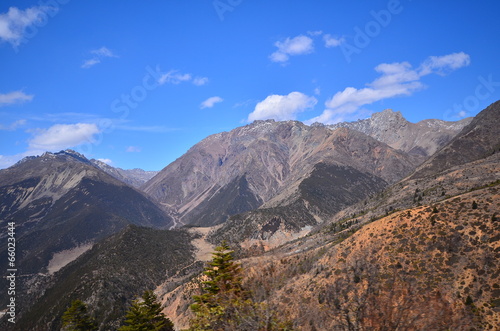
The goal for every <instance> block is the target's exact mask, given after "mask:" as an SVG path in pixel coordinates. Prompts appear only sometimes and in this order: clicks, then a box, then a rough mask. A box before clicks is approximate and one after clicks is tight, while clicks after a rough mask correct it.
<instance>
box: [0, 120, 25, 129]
mask: <svg viewBox="0 0 500 331" xmlns="http://www.w3.org/2000/svg"><path fill="white" fill-rule="evenodd" d="M26 122H27V121H26V120H24V119H23V120H17V121H15V122H13V123H11V124H9V125H3V124H0V130H3V131H14V130H16V129H17V128H19V127H22V126H24V125H25V124H26Z"/></svg>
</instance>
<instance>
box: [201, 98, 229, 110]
mask: <svg viewBox="0 0 500 331" xmlns="http://www.w3.org/2000/svg"><path fill="white" fill-rule="evenodd" d="M222 101H224V99H222V98H221V97H210V98H208V99H207V100H205V101H203V102H202V103H201V104H200V108H201V109H204V108H212V107H213V106H214V105H215V104H216V103H218V102H222Z"/></svg>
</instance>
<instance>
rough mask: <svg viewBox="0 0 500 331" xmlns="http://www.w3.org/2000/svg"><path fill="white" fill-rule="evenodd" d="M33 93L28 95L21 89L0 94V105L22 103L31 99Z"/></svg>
mask: <svg viewBox="0 0 500 331" xmlns="http://www.w3.org/2000/svg"><path fill="white" fill-rule="evenodd" d="M33 97H34V95H29V94H26V93H24V92H23V91H13V92H10V93H6V94H0V107H2V106H5V105H11V104H15V103H23V102H26V101H31V100H33Z"/></svg>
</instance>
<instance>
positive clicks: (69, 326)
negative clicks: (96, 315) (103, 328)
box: [62, 300, 97, 331]
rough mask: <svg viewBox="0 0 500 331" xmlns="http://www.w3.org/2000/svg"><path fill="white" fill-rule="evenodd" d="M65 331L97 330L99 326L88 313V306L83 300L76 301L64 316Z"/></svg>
mask: <svg viewBox="0 0 500 331" xmlns="http://www.w3.org/2000/svg"><path fill="white" fill-rule="evenodd" d="M62 321H63V330H66V331H84V330H97V326H96V325H95V323H94V321H93V320H92V319H91V318H90V316H89V315H88V313H87V306H86V305H85V303H83V302H82V301H81V300H74V301H73V302H72V303H71V306H70V307H69V308H68V309H67V310H66V311H65V312H64V314H63V316H62Z"/></svg>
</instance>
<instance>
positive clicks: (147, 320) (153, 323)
mask: <svg viewBox="0 0 500 331" xmlns="http://www.w3.org/2000/svg"><path fill="white" fill-rule="evenodd" d="M119 330H120V331H149V330H154V331H173V330H174V324H173V323H172V321H171V320H170V319H169V318H166V317H165V315H164V314H163V313H162V312H161V304H160V303H159V302H158V301H157V298H156V295H155V294H154V293H153V292H152V291H146V292H144V294H143V296H142V300H135V301H134V302H133V303H132V306H131V307H130V309H129V310H128V312H127V314H126V315H125V325H124V326H122V327H121V328H120V329H119Z"/></svg>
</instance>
